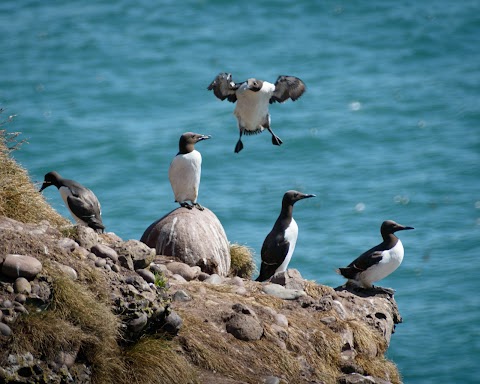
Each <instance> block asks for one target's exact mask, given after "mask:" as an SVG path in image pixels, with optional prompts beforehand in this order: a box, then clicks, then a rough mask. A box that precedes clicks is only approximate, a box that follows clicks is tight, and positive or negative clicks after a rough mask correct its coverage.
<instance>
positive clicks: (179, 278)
mask: <svg viewBox="0 0 480 384" xmlns="http://www.w3.org/2000/svg"><path fill="white" fill-rule="evenodd" d="M171 278H172V279H173V280H175V281H178V282H179V283H186V282H187V280H185V278H184V277H183V276H181V275H179V274H178V273H175V274H173V275H172V276H171Z"/></svg>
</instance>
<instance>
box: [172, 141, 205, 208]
mask: <svg viewBox="0 0 480 384" xmlns="http://www.w3.org/2000/svg"><path fill="white" fill-rule="evenodd" d="M207 139H210V136H207V135H201V134H198V133H193V132H186V133H184V134H183V135H182V136H180V141H179V144H178V147H179V151H178V153H177V155H176V156H175V157H174V158H173V160H172V162H171V163H170V168H169V169H168V178H169V180H170V184H171V185H172V189H173V194H174V195H175V201H176V202H177V203H179V204H180V206H182V207H185V208H188V209H192V208H193V207H194V206H195V207H197V208H198V209H200V210H201V211H203V207H202V206H201V205H200V204H198V203H197V197H198V188H199V186H200V175H201V172H202V155H201V154H200V152H198V151H197V150H196V149H195V144H196V143H198V142H199V141H202V140H207ZM187 201H190V202H191V203H192V205H190V204H188V203H187Z"/></svg>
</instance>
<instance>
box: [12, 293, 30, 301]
mask: <svg viewBox="0 0 480 384" xmlns="http://www.w3.org/2000/svg"><path fill="white" fill-rule="evenodd" d="M15 301H16V302H17V303H20V304H25V302H26V301H27V296H25V295H24V294H23V293H19V294H18V295H17V296H15Z"/></svg>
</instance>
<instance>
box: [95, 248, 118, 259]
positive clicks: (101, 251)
mask: <svg viewBox="0 0 480 384" xmlns="http://www.w3.org/2000/svg"><path fill="white" fill-rule="evenodd" d="M90 251H91V252H92V253H94V254H95V255H97V256H98V257H101V258H103V259H107V258H108V259H110V260H112V261H114V262H117V261H118V253H117V251H115V250H114V249H112V248H110V247H109V246H107V245H103V244H95V245H94V246H93V247H92V248H91V249H90Z"/></svg>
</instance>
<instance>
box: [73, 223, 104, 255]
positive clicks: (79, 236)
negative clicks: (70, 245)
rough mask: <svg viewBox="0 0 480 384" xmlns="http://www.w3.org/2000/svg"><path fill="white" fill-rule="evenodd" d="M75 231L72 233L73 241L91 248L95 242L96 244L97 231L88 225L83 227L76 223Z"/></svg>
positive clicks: (97, 239) (97, 240)
mask: <svg viewBox="0 0 480 384" xmlns="http://www.w3.org/2000/svg"><path fill="white" fill-rule="evenodd" d="M75 228H76V233H75V235H74V237H75V241H76V242H77V243H78V244H79V245H80V246H81V247H84V248H86V249H91V248H92V247H93V246H94V245H95V244H98V242H99V237H98V234H97V232H95V230H94V229H92V228H90V227H85V226H83V225H77V226H76V227H75Z"/></svg>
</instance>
